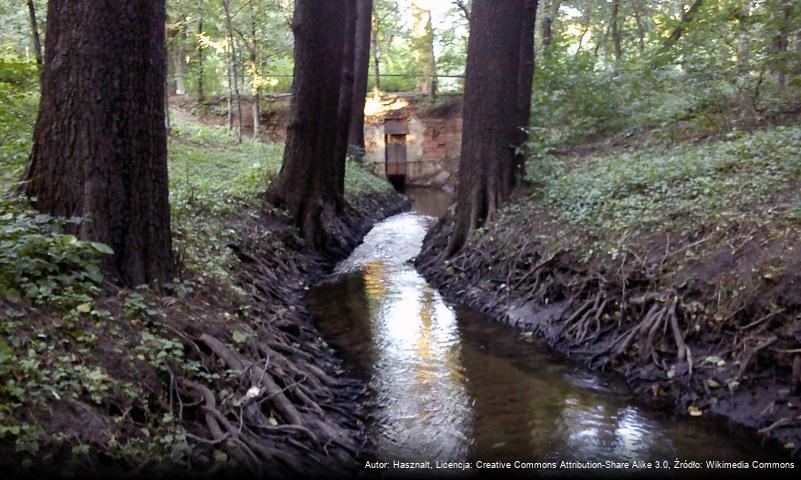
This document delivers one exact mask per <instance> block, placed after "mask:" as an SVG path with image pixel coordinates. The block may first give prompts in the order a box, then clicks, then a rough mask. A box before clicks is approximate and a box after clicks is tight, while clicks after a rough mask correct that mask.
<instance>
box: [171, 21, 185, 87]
mask: <svg viewBox="0 0 801 480" xmlns="http://www.w3.org/2000/svg"><path fill="white" fill-rule="evenodd" d="M184 28H185V27H184ZM180 35H181V33H180V32H178V33H176V37H178V38H175V39H174V42H173V43H174V48H173V52H172V66H173V69H174V72H173V74H174V76H175V94H176V95H184V94H186V85H185V83H184V78H185V77H186V65H185V60H184V57H185V54H184V47H183V42H182V39H181V38H180V37H179V36H180Z"/></svg>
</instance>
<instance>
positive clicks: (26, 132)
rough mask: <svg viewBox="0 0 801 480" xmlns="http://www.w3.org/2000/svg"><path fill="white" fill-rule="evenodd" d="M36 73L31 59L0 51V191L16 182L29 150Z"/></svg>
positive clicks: (35, 91)
mask: <svg viewBox="0 0 801 480" xmlns="http://www.w3.org/2000/svg"><path fill="white" fill-rule="evenodd" d="M38 73H39V69H38V67H37V66H36V64H35V63H34V62H31V61H25V60H23V59H21V58H19V57H14V56H9V55H3V54H2V53H0V194H2V193H4V192H5V190H6V189H7V188H8V187H9V186H10V185H11V184H13V183H14V182H16V181H18V179H19V176H20V174H21V172H22V168H23V167H24V165H25V161H26V160H27V158H28V154H29V153H30V150H31V132H32V131H33V123H34V121H35V120H36V109H37V106H38V103H39V88H38V81H37V77H38Z"/></svg>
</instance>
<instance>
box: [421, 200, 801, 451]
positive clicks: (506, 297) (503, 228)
mask: <svg viewBox="0 0 801 480" xmlns="http://www.w3.org/2000/svg"><path fill="white" fill-rule="evenodd" d="M540 226H541V224H540V223H539V222H537V221H534V220H532V213H531V212H527V214H522V213H521V214H518V215H517V216H514V215H511V216H505V217H502V218H501V219H500V220H498V221H497V222H495V223H493V224H491V225H489V226H488V227H487V229H486V231H482V232H478V233H477V234H475V235H473V236H472V237H471V239H470V241H469V242H468V243H467V245H466V246H465V248H463V249H462V250H460V251H459V252H458V253H456V254H455V255H453V256H452V257H450V258H447V259H446V258H444V257H443V255H442V252H444V251H446V247H447V245H448V241H449V236H450V228H451V225H450V223H449V221H448V219H447V218H444V219H441V220H440V221H439V222H438V223H437V225H436V226H435V227H434V228H433V229H432V231H431V232H430V233H429V235H428V236H427V237H426V240H425V242H424V248H423V251H422V252H421V254H420V255H419V256H418V259H417V266H418V268H419V269H420V271H421V272H422V273H423V274H424V275H425V276H426V278H427V279H428V280H429V281H430V282H431V283H432V284H434V285H435V286H436V287H438V288H439V289H440V290H441V291H442V292H443V294H445V295H446V296H448V297H450V298H451V299H452V300H455V301H459V302H461V303H465V304H467V305H469V306H471V307H473V308H476V309H477V310H480V311H482V312H485V313H488V314H491V315H492V316H495V317H496V318H498V319H500V320H502V321H506V322H509V323H513V324H515V325H517V326H519V327H522V328H524V329H526V330H529V331H533V332H535V333H537V334H539V335H541V336H542V337H543V338H544V339H545V340H546V341H547V342H548V343H549V344H550V345H552V346H554V347H555V348H557V349H558V350H561V351H562V352H565V353H566V354H568V355H571V356H577V357H579V358H582V359H584V360H585V361H586V362H587V363H588V364H589V365H591V366H592V367H595V368H601V369H605V368H611V369H615V370H618V371H620V372H621V373H623V374H624V375H625V376H626V378H627V380H629V382H630V383H631V384H632V385H633V386H634V387H635V388H636V389H637V390H641V391H644V392H649V393H650V394H651V395H652V396H657V397H663V396H665V397H672V398H673V399H674V400H675V401H676V403H677V404H678V406H679V407H680V409H681V410H682V411H685V412H686V411H687V410H688V408H689V407H690V406H691V407H692V411H693V412H698V411H699V409H701V411H702V410H703V409H709V410H711V411H713V412H720V413H724V414H727V415H728V416H730V417H732V418H735V419H736V420H737V421H738V422H740V423H743V424H746V425H749V426H752V427H753V428H754V430H759V431H760V432H761V433H764V434H771V435H776V436H775V438H777V439H779V440H780V441H782V442H784V441H789V440H796V441H798V442H797V443H798V444H801V428H797V427H798V426H797V425H796V423H797V422H795V420H793V421H792V422H791V420H788V418H796V417H794V416H793V415H796V416H797V415H798V414H797V412H795V411H794V409H796V408H797V407H796V405H799V402H800V401H801V398H798V395H799V394H801V391H800V390H801V356H799V355H798V349H797V346H798V342H799V341H801V324H799V322H797V321H795V316H796V315H797V314H798V313H799V311H798V302H796V301H795V300H791V303H790V305H793V306H792V308H790V307H789V306H785V307H783V308H776V307H775V306H771V301H769V300H768V299H766V298H764V295H763V294H760V293H759V291H758V290H757V289H756V288H754V289H753V290H749V291H748V295H745V294H740V295H738V296H735V297H732V298H731V299H729V300H726V299H724V298H723V297H722V293H723V291H724V289H725V288H726V287H725V286H724V285H723V284H722V283H721V282H718V283H715V284H713V285H714V288H709V287H708V286H706V285H703V284H699V282H693V281H688V280H686V279H685V280H683V281H682V282H680V283H677V282H674V281H673V278H674V277H672V276H670V275H668V273H669V272H670V270H669V269H671V268H673V269H675V268H677V265H679V266H681V265H682V264H681V263H678V264H677V262H681V261H683V260H681V257H682V255H683V254H685V253H686V252H687V251H689V250H691V249H697V248H703V247H707V248H713V247H714V244H715V241H714V240H715V238H713V237H714V235H715V233H713V234H705V235H703V236H701V238H700V239H697V238H698V237H696V238H695V239H693V238H690V239H683V240H681V239H675V238H674V239H671V238H670V237H669V236H666V237H664V238H663V239H662V242H661V245H657V246H656V247H654V245H653V244H652V245H649V246H648V249H646V250H641V251H639V252H637V251H633V250H631V249H623V250H621V251H620V252H618V253H617V255H616V256H615V257H614V258H604V260H603V261H595V262H589V263H588V262H584V261H579V260H578V259H577V258H576V255H575V254H574V253H573V252H571V251H569V249H566V248H564V247H558V246H557V247H555V248H554V247H552V246H549V242H547V241H544V235H545V234H544V233H542V232H541V230H540ZM558 228H561V227H555V229H558ZM728 233H729V236H733V235H731V232H728ZM753 233H754V231H753V229H751V230H750V231H748V232H746V233H745V238H746V239H747V240H742V242H740V243H742V244H743V245H745V243H746V242H748V241H753ZM718 235H719V234H718ZM653 243H654V244H655V243H656V242H653ZM743 245H740V246H739V247H737V249H736V250H735V253H736V252H737V251H742V250H743V249H744V248H745V247H744V246H743ZM713 252H714V251H713ZM788 285H789V286H788V287H787V288H792V285H794V284H793V283H791V282H790V283H788ZM741 291H742V290H741ZM777 291H778V292H779V294H781V295H786V293H782V292H785V291H786V290H777ZM732 299H734V300H736V303H735V302H734V301H732ZM776 303H778V301H776ZM520 312H523V313H522V314H521V313H520ZM777 346H778V347H779V348H777ZM766 366H769V368H768V367H766ZM759 382H762V384H763V385H764V384H767V385H769V388H773V389H776V388H778V389H780V392H784V393H781V396H782V401H781V402H779V403H777V404H776V406H775V408H772V409H770V410H766V411H764V413H763V414H760V413H759V412H760V409H761V407H760V409H757V410H756V411H755V410H754V407H753V406H748V407H744V405H745V402H746V401H747V398H749V397H748V396H747V395H746V394H745V393H742V394H741V393H740V392H746V391H747V388H754V387H756V386H758V384H759ZM792 395H796V396H795V397H793V396H792ZM752 403H753V402H752ZM696 414H697V413H696ZM776 422H779V423H776ZM788 422H789V423H788ZM790 427H793V428H790Z"/></svg>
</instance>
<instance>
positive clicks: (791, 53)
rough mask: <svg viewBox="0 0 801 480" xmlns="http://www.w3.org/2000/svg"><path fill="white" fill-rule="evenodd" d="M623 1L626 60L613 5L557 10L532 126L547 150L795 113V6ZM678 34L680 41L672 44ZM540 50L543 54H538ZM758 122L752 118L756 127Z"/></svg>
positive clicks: (538, 76)
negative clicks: (694, 7)
mask: <svg viewBox="0 0 801 480" xmlns="http://www.w3.org/2000/svg"><path fill="white" fill-rule="evenodd" d="M686 3H687V2H620V6H621V12H620V15H619V22H620V25H619V26H620V31H621V52H622V57H621V58H620V59H619V60H618V59H617V58H616V57H615V45H614V38H613V36H612V35H611V34H610V33H609V32H610V30H609V29H610V25H611V23H612V16H611V10H610V8H611V2H606V1H598V0H584V1H577V2H571V3H570V9H569V10H565V9H563V10H561V11H560V12H559V15H558V17H557V21H556V23H555V24H554V32H555V33H554V35H555V37H554V39H553V43H552V45H551V47H550V48H549V50H548V52H547V55H546V54H545V52H542V51H540V52H539V54H540V57H539V58H538V59H537V68H536V73H535V81H534V88H533V103H532V110H533V112H532V113H533V115H532V126H533V127H534V128H535V129H536V131H538V135H539V137H540V139H541V140H543V139H544V140H546V141H547V142H546V143H548V144H551V145H552V144H568V145H571V144H578V143H582V142H586V141H592V140H596V139H598V138H601V137H603V136H609V135H615V134H624V135H626V136H628V135H631V134H635V133H638V132H640V131H643V130H647V129H663V128H664V129H670V128H671V127H672V126H673V125H674V124H676V123H677V122H684V123H686V124H687V125H688V130H690V131H692V130H710V129H712V130H714V129H715V127H717V126H718V124H719V123H725V122H726V121H728V120H731V119H745V120H748V121H756V119H759V118H767V117H770V116H777V115H782V114H784V113H786V112H788V111H792V110H793V109H795V108H797V106H798V98H799V96H800V95H801V77H800V76H799V72H801V49H799V48H798V43H799V41H801V40H799V33H800V32H801V29H800V28H799V25H801V8H799V6H798V5H796V4H792V2H781V1H775V0H770V1H766V2H750V1H747V0H724V1H719V2H704V3H703V4H702V6H701V8H700V9H699V10H698V11H697V12H696V13H695V14H694V15H693V16H692V19H691V20H690V21H685V22H683V21H682V19H681V14H680V13H679V12H681V10H680V9H679V7H681V6H682V5H685V7H684V8H685V10H686ZM679 26H681V35H680V36H679V37H678V39H677V40H676V41H675V42H673V43H670V42H668V40H667V39H668V37H670V35H671V34H672V33H673V32H674V31H675V29H676V28H677V27H679ZM540 50H541V46H540ZM755 117H756V118H755Z"/></svg>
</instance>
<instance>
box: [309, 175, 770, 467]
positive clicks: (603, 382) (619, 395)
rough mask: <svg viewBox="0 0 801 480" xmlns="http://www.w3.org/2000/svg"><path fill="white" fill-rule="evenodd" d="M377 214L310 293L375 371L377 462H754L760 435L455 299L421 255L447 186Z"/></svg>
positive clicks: (371, 422)
mask: <svg viewBox="0 0 801 480" xmlns="http://www.w3.org/2000/svg"><path fill="white" fill-rule="evenodd" d="M408 194H409V196H410V197H411V198H412V200H413V203H414V207H413V210H412V211H411V212H407V213H402V214H399V215H395V216H393V217H391V218H388V219H386V220H384V221H383V222H381V223H379V224H377V225H376V226H375V227H374V228H373V229H372V231H371V232H370V233H369V234H368V235H367V236H366V237H365V239H364V242H363V244H362V245H360V246H359V247H358V248H357V249H356V250H355V251H354V252H353V254H352V255H351V256H350V257H349V258H348V259H346V260H344V261H343V262H341V263H340V264H339V265H338V266H337V268H336V271H335V272H334V277H333V278H332V279H331V281H329V282H326V283H324V284H322V285H320V286H318V287H316V288H314V289H312V290H311V291H310V292H309V295H308V297H307V302H308V303H309V305H310V307H311V309H312V311H313V313H314V314H315V318H316V323H317V327H318V328H319V330H320V331H321V333H322V334H323V337H324V338H325V340H326V341H327V342H328V343H329V344H331V345H332V346H333V347H334V348H336V349H337V350H338V351H339V352H340V353H341V355H342V356H343V358H344V361H345V367H346V368H347V369H348V370H349V371H350V372H351V373H352V374H354V375H356V376H359V377H362V378H364V379H365V380H367V381H369V384H370V391H369V394H368V406H369V412H368V417H367V432H368V435H369V445H368V456H369V457H370V458H372V459H376V460H384V461H386V460H389V461H392V460H430V461H432V462H433V461H435V460H440V461H465V460H467V461H471V460H473V461H474V460H484V461H490V460H502V459H503V460H512V461H513V460H525V461H556V462H559V461H561V460H566V461H583V462H584V461H598V462H603V461H606V460H613V461H630V462H633V461H649V460H650V461H664V460H668V461H670V462H671V466H672V462H673V460H674V459H684V460H727V461H740V460H747V461H752V460H754V459H760V458H771V457H774V455H773V454H771V453H770V452H768V451H766V450H765V449H763V448H762V447H760V445H758V444H757V443H755V442H754V440H753V439H752V438H751V437H750V436H748V435H743V434H741V433H740V434H734V433H733V432H731V431H728V430H724V427H722V426H720V425H719V423H716V422H713V421H710V420H709V419H706V418H704V417H701V418H676V417H674V416H672V415H671V414H670V413H665V412H660V411H655V410H654V409H653V408H647V407H644V406H643V405H642V404H640V403H638V402H637V401H636V399H635V398H634V397H633V396H632V395H631V394H630V393H629V391H628V390H627V388H626V387H625V385H623V384H621V383H620V382H619V381H618V380H617V379H616V378H615V377H612V376H604V375H600V374H598V373H596V372H591V371H589V370H587V369H586V368H584V367H583V366H581V365H578V364H576V363H573V362H570V361H568V360H565V359H564V358H562V357H560V356H558V355H556V354H554V353H553V352H551V351H549V350H548V349H547V347H546V346H544V345H542V344H540V343H539V342H538V341H537V340H534V339H531V338H527V337H526V336H524V335H521V333H520V332H519V331H518V330H515V329H513V328H511V327H507V326H504V325H501V324H498V323H496V322H493V321H492V320H491V319H489V318H486V317H484V316H483V315H482V314H480V313H478V312H476V311H473V310H471V309H469V308H466V307H463V306H460V305H451V304H448V303H447V302H445V301H444V300H443V299H442V297H441V296H440V294H439V293H438V292H437V291H436V290H435V289H434V288H432V287H431V286H430V285H429V284H428V283H427V282H426V280H425V279H424V278H423V277H422V276H421V275H420V274H419V273H418V272H417V271H416V270H415V268H414V266H413V265H412V264H411V263H410V262H409V260H410V259H412V258H413V257H414V256H415V255H417V254H418V252H419V250H420V247H421V243H422V240H423V237H424V235H425V233H426V230H427V228H428V227H429V226H430V225H431V223H432V222H433V221H434V218H433V216H438V215H440V214H441V213H443V212H444V210H445V208H447V206H448V203H449V202H450V198H449V196H448V195H447V194H446V193H444V192H441V191H437V190H426V189H416V190H411V191H410V192H408Z"/></svg>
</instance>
